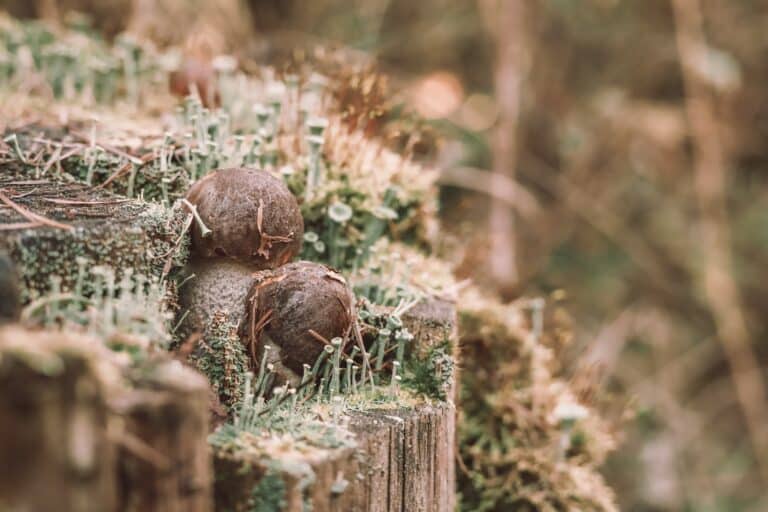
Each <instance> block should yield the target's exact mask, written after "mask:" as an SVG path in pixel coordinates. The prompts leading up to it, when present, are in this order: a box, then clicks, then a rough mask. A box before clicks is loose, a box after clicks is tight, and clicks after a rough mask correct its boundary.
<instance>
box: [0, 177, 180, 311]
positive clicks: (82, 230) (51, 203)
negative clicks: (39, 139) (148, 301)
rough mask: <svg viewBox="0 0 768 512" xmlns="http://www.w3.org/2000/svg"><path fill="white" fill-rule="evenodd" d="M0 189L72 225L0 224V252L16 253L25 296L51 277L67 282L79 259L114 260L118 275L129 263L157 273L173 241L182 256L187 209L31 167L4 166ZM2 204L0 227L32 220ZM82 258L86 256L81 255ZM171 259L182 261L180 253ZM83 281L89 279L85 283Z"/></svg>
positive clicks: (139, 271)
mask: <svg viewBox="0 0 768 512" xmlns="http://www.w3.org/2000/svg"><path fill="white" fill-rule="evenodd" d="M4 171H5V172H4V173H3V174H2V175H0V189H2V190H4V191H5V192H4V193H5V194H6V195H7V196H8V197H9V198H11V199H12V200H13V202H14V203H16V204H17V205H18V206H20V207H22V208H24V209H26V210H28V211H30V212H33V213H34V214H38V215H42V216H44V217H46V218H48V219H52V220H55V221H56V222H59V223H63V224H66V225H69V226H71V227H72V228H73V229H59V228H55V227H49V226H37V227H20V228H13V229H2V230H0V251H2V252H5V253H7V254H8V255H9V256H10V258H11V259H12V260H13V262H14V263H15V266H16V271H17V273H18V278H19V284H20V285H21V286H20V288H21V290H20V291H21V295H22V299H23V300H25V301H26V300H30V299H33V298H36V297H37V296H39V295H41V294H43V293H45V292H46V291H48V289H49V286H50V278H51V276H54V275H55V276H60V277H61V278H62V287H63V289H64V290H67V289H69V288H70V287H71V286H72V285H73V284H74V282H75V280H76V279H77V276H78V269H79V265H80V264H79V263H78V261H79V260H80V261H83V260H84V261H85V262H87V268H91V267H93V266H94V265H109V266H111V267H112V268H114V269H115V270H116V271H117V273H118V277H119V274H120V273H121V272H122V271H123V270H124V269H129V268H130V269H132V270H133V272H134V273H135V274H144V275H146V276H149V275H157V274H160V273H161V272H162V271H163V268H164V267H165V265H166V263H167V262H168V258H170V257H173V255H174V254H175V252H174V251H173V248H174V247H176V245H177V244H176V242H177V241H179V242H180V243H179V244H178V245H179V246H180V247H181V249H182V251H181V254H182V256H183V255H184V251H183V249H184V247H186V245H185V244H186V238H182V239H181V240H180V239H179V234H180V232H181V225H182V224H183V222H184V214H183V212H181V211H180V210H178V211H172V210H170V209H167V208H163V207H161V206H159V205H154V204H149V203H145V202H143V201H139V200H132V199H126V198H124V197H120V196H116V195H114V194H110V193H108V192H105V191H103V190H98V189H95V188H90V187H88V186H86V185H84V184H80V183H60V182H56V181H51V180H46V179H33V178H34V176H32V175H30V174H29V173H21V172H12V171H11V170H10V169H7V170H4ZM3 206H4V207H2V208H0V226H3V225H4V226H6V227H8V226H28V225H32V224H34V223H33V222H30V221H29V220H28V219H26V218H25V217H24V216H22V215H21V214H19V213H18V212H17V211H16V210H14V209H13V208H10V207H5V205H3ZM81 259H82V260H81ZM174 263H176V264H181V263H183V262H182V261H181V258H177V259H176V260H175V261H174ZM85 285H86V288H87V287H88V286H89V281H88V280H86V282H85Z"/></svg>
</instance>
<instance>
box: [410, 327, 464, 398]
mask: <svg viewBox="0 0 768 512" xmlns="http://www.w3.org/2000/svg"><path fill="white" fill-rule="evenodd" d="M451 350H452V348H451V342H450V340H445V341H444V342H443V343H441V344H440V345H437V346H433V347H430V348H429V350H428V351H427V353H426V354H425V355H424V356H423V357H418V356H416V355H414V356H413V357H412V358H411V359H409V360H407V361H406V364H405V375H404V376H403V386H405V387H407V388H410V389H412V390H413V391H415V392H417V393H421V394H423V395H426V396H428V397H430V398H434V399H437V400H447V399H448V398H449V397H450V393H451V389H452V387H453V373H454V371H453V370H454V368H453V366H454V362H453V358H452V357H451Z"/></svg>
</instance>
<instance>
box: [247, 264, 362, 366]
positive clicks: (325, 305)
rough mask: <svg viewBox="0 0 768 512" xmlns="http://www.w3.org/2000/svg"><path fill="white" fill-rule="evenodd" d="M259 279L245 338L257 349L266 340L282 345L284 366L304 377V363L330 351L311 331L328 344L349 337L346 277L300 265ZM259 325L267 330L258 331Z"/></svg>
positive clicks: (250, 301) (260, 275)
mask: <svg viewBox="0 0 768 512" xmlns="http://www.w3.org/2000/svg"><path fill="white" fill-rule="evenodd" d="M255 277H256V282H255V283H254V284H253V286H252V287H251V290H250V292H249V294H248V321H247V322H246V323H245V325H244V328H245V329H246V332H245V333H244V336H243V338H244V339H247V340H249V342H250V343H255V344H256V346H257V348H259V347H260V346H261V345H262V344H263V343H265V342H266V341H269V342H271V343H273V344H274V345H277V346H278V347H280V350H281V358H282V361H283V363H284V364H285V366H287V367H288V368H290V369H291V370H293V371H294V372H296V373H298V374H299V375H301V373H302V365H303V364H309V365H312V364H314V362H315V361H316V360H317V357H318V356H319V355H320V353H321V352H322V351H323V349H324V347H325V343H324V342H323V341H322V340H320V339H318V338H317V337H315V336H313V335H312V334H311V333H310V332H309V331H310V330H312V331H314V332H315V333H317V334H319V335H320V336H321V337H322V338H325V339H326V340H329V341H330V340H331V339H333V338H336V337H341V338H343V337H345V336H346V335H347V334H348V333H349V331H350V328H351V326H352V292H351V290H350V288H349V286H348V285H347V283H346V281H345V280H344V278H343V277H342V276H341V275H339V274H338V273H336V272H335V271H333V270H331V269H330V268H328V267H326V266H324V265H320V264H318V263H311V262H308V261H297V262H294V263H289V264H287V265H283V266H282V267H279V268H277V269H275V270H271V271H263V272H257V273H256V274H255ZM264 322H266V323H264ZM260 323H263V329H259V328H258V326H259V325H260ZM262 337H265V338H268V340H262ZM259 350H260V349H259Z"/></svg>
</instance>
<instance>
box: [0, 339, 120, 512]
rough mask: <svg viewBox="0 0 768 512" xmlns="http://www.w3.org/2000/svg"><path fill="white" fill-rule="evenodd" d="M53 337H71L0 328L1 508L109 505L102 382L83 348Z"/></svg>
mask: <svg viewBox="0 0 768 512" xmlns="http://www.w3.org/2000/svg"><path fill="white" fill-rule="evenodd" d="M56 337H61V338H71V337H69V336H66V335H63V334H60V333H53V334H51V333H34V332H30V331H26V330H23V329H20V328H18V327H6V328H4V329H2V330H0V509H1V510H19V511H22V510H24V511H45V510H56V511H61V512H68V511H73V512H90V511H93V512H102V511H105V510H114V504H115V501H114V499H115V473H114V460H115V458H114V456H115V452H114V448H113V446H112V444H111V443H110V442H109V438H108V430H109V429H108V424H109V414H108V410H107V406H106V403H105V400H104V390H103V386H102V384H101V381H100V379H99V377H98V376H97V375H96V373H95V371H94V369H93V365H92V364H90V356H89V355H88V353H87V352H80V351H78V350H77V349H76V348H73V347H72V346H71V345H69V344H68V343H63V344H62V345H58V343H59V340H58V339H52V338H56ZM65 341H66V340H65ZM11 345H13V347H11Z"/></svg>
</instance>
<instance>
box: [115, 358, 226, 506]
mask: <svg viewBox="0 0 768 512" xmlns="http://www.w3.org/2000/svg"><path fill="white" fill-rule="evenodd" d="M208 397H209V390H208V383H207V381H206V380H205V378H203V377H202V376H201V375H199V374H198V373H196V372H194V371H192V370H190V369H188V368H184V367H181V365H180V364H179V363H178V362H177V361H168V362H165V363H162V364H161V365H160V367H158V368H156V369H154V371H153V374H152V376H151V377H150V378H149V379H148V380H147V381H146V382H143V383H142V384H140V387H139V389H136V390H132V391H130V392H129V393H128V394H126V395H125V396H123V397H121V398H119V399H118V400H116V401H115V403H114V404H113V405H114V408H115V409H116V411H117V412H118V413H119V414H120V415H121V417H122V419H123V430H122V432H121V434H120V435H119V436H118V437H117V440H118V443H119V445H120V451H119V459H118V475H119V498H118V509H119V510H123V511H126V512H132V511H135V512H151V511H157V512H161V511H162V512H205V511H209V510H211V509H212V507H213V498H212V490H211V459H210V451H209V447H208V442H207V437H208V419H209V415H208Z"/></svg>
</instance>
